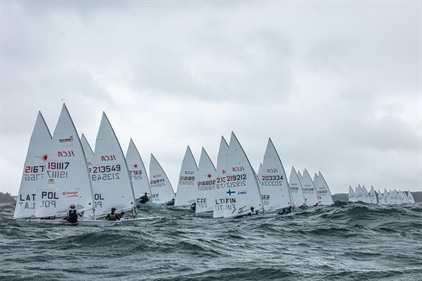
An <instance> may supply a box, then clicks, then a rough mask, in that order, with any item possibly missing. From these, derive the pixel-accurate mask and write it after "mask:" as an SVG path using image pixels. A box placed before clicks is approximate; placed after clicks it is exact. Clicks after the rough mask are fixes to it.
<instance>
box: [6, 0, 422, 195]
mask: <svg viewBox="0 0 422 281" xmlns="http://www.w3.org/2000/svg"><path fill="white" fill-rule="evenodd" d="M2 7H3V14H2V16H3V19H2V27H1V28H2V30H1V31H2V42H1V44H2V93H1V94H2V95H1V102H2V105H1V130H2V131H1V132H2V136H1V137H2V140H1V147H2V155H1V159H2V163H3V164H2V168H1V178H2V183H1V188H2V189H3V190H4V191H8V192H11V193H13V194H15V193H17V188H18V186H19V180H20V176H21V175H20V173H21V169H22V164H23V161H24V159H25V153H26V150H27V145H28V141H29V137H30V134H31V132H32V128H33V125H34V123H35V119H36V114H37V112H38V110H41V111H42V113H43V114H44V117H45V119H46V121H47V124H48V125H49V127H50V130H51V131H52V132H53V131H54V126H55V124H56V122H57V118H58V115H59V112H60V108H61V103H62V102H63V99H64V101H65V102H66V104H67V106H68V108H69V111H70V113H71V115H72V118H73V121H74V123H75V125H76V127H77V129H78V131H79V132H83V133H84V134H85V135H86V136H87V139H88V140H89V141H90V143H91V145H92V146H94V144H95V138H96V134H97V131H98V127H99V123H100V119H101V113H102V111H105V112H106V113H107V116H108V117H109V119H110V122H111V123H112V125H113V127H114V130H115V132H116V134H117V136H118V138H119V140H120V143H121V145H122V149H123V151H126V149H127V145H128V143H129V139H130V138H133V139H134V141H135V143H136V145H137V147H138V149H139V151H140V153H141V156H142V157H143V160H144V162H145V164H146V165H147V167H148V166H149V155H150V153H153V154H154V155H155V156H156V157H157V159H158V161H160V164H162V166H163V167H164V169H165V170H166V172H167V173H168V175H169V177H170V180H171V181H172V182H173V184H174V183H175V182H176V179H177V175H178V173H179V171H180V165H181V161H182V159H183V155H184V152H185V150H186V145H190V146H191V148H192V152H193V153H194V155H195V157H196V159H197V160H198V159H199V154H200V149H201V147H202V146H204V147H205V148H206V149H207V151H208V153H209V155H210V157H211V158H212V159H213V161H215V160H216V157H217V151H218V146H219V141H220V137H221V135H224V136H225V137H226V138H227V140H228V138H229V136H230V132H231V131H234V132H235V133H236V135H237V136H238V138H239V141H240V142H241V144H242V146H243V147H244V150H245V151H246V153H247V154H248V156H249V158H250V162H251V163H252V165H253V166H254V167H255V168H257V167H258V165H259V162H261V161H262V157H263V154H264V151H265V146H266V144H267V141H268V137H271V138H272V140H273V142H274V144H275V146H276V148H277V150H278V152H279V155H280V157H281V158H282V161H283V164H284V165H285V169H286V172H287V173H289V172H290V168H291V166H292V165H294V166H295V167H296V168H297V169H299V170H303V169H304V168H307V169H308V171H309V172H310V173H311V174H313V173H314V172H317V171H321V172H322V173H323V175H324V177H325V179H326V180H327V181H328V183H329V184H331V185H332V189H333V192H334V193H338V192H347V188H348V186H349V184H351V185H352V186H353V185H357V184H358V183H363V184H366V185H368V186H369V185H374V187H375V188H376V189H377V188H378V186H379V189H382V188H384V187H386V188H387V189H388V188H396V187H397V188H403V189H411V190H417V189H420V178H421V174H420V169H421V167H420V153H421V152H420V139H421V119H420V116H421V115H420V112H421V108H420V24H419V23H420V14H419V10H420V9H419V5H418V3H412V2H408V3H396V2H394V3H392V2H391V3H390V2H388V3H384V2H370V3H363V2H353V1H352V2H350V1H349V2H341V3H334V2H317V1H316V2H312V1H311V2H301V3H293V2H274V3H268V2H267V3H249V2H230V3H222V2H216V3H211V2H201V3H191V2H177V1H176V2H157V3H152V2H124V3H117V2H101V1H99V2H97V1H90V2H87V3H85V2H71V1H70V2H63V1H62V2H58V3H50V2H48V3H46V2H35V3H32V2H5V3H3V6H2ZM214 164H215V163H214Z"/></svg>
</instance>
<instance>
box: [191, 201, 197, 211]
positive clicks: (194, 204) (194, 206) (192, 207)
mask: <svg viewBox="0 0 422 281" xmlns="http://www.w3.org/2000/svg"><path fill="white" fill-rule="evenodd" d="M190 208H191V210H193V211H195V210H196V203H195V202H194V203H192V205H190Z"/></svg>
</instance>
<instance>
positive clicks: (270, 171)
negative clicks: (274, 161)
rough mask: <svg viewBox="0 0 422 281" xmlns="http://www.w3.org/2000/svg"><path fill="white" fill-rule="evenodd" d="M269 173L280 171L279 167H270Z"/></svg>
mask: <svg viewBox="0 0 422 281" xmlns="http://www.w3.org/2000/svg"><path fill="white" fill-rule="evenodd" d="M267 173H278V170H277V168H268V169H267Z"/></svg>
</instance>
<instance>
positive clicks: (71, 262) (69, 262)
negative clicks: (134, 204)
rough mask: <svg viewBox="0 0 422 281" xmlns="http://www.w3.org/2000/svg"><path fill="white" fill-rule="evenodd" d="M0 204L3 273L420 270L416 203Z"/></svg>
mask: <svg viewBox="0 0 422 281" xmlns="http://www.w3.org/2000/svg"><path fill="white" fill-rule="evenodd" d="M13 211H14V206H13V205H9V206H1V207H0V257H1V263H0V264H1V266H0V268H1V270H0V280H313V281H314V280H412V281H413V280H422V205H421V204H420V203H419V204H414V205H403V206H395V207H391V206H390V207H379V206H374V205H366V204H359V203H336V204H335V205H333V206H329V207H321V208H318V209H313V210H311V209H309V210H306V211H303V212H300V213H299V212H297V213H294V214H289V215H275V214H265V215H263V216H257V217H248V218H244V219H233V220H226V219H212V218H207V217H196V216H193V214H192V213H190V212H188V211H182V210H170V209H166V208H162V209H149V210H142V215H144V216H147V217H152V218H151V219H150V220H146V221H142V222H139V223H137V224H134V225H118V226H103V227H83V226H46V225H26V226H21V225H19V224H17V223H16V221H14V220H13V219H12V216H13Z"/></svg>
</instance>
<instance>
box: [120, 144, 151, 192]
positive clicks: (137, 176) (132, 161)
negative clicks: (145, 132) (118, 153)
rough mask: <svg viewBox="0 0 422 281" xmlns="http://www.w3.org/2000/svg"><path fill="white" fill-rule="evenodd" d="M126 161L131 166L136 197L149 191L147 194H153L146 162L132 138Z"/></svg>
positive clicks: (130, 173) (131, 176) (131, 177)
mask: <svg viewBox="0 0 422 281" xmlns="http://www.w3.org/2000/svg"><path fill="white" fill-rule="evenodd" d="M126 162H127V166H128V168H129V175H130V179H131V181H132V186H133V192H134V193H135V198H140V197H141V196H143V195H145V193H147V195H148V194H151V189H150V187H149V180H148V175H147V171H146V169H145V165H144V162H143V161H142V158H141V155H140V154H139V151H138V149H137V148H136V145H135V143H134V142H133V140H132V139H130V142H129V147H128V149H127V152H126Z"/></svg>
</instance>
